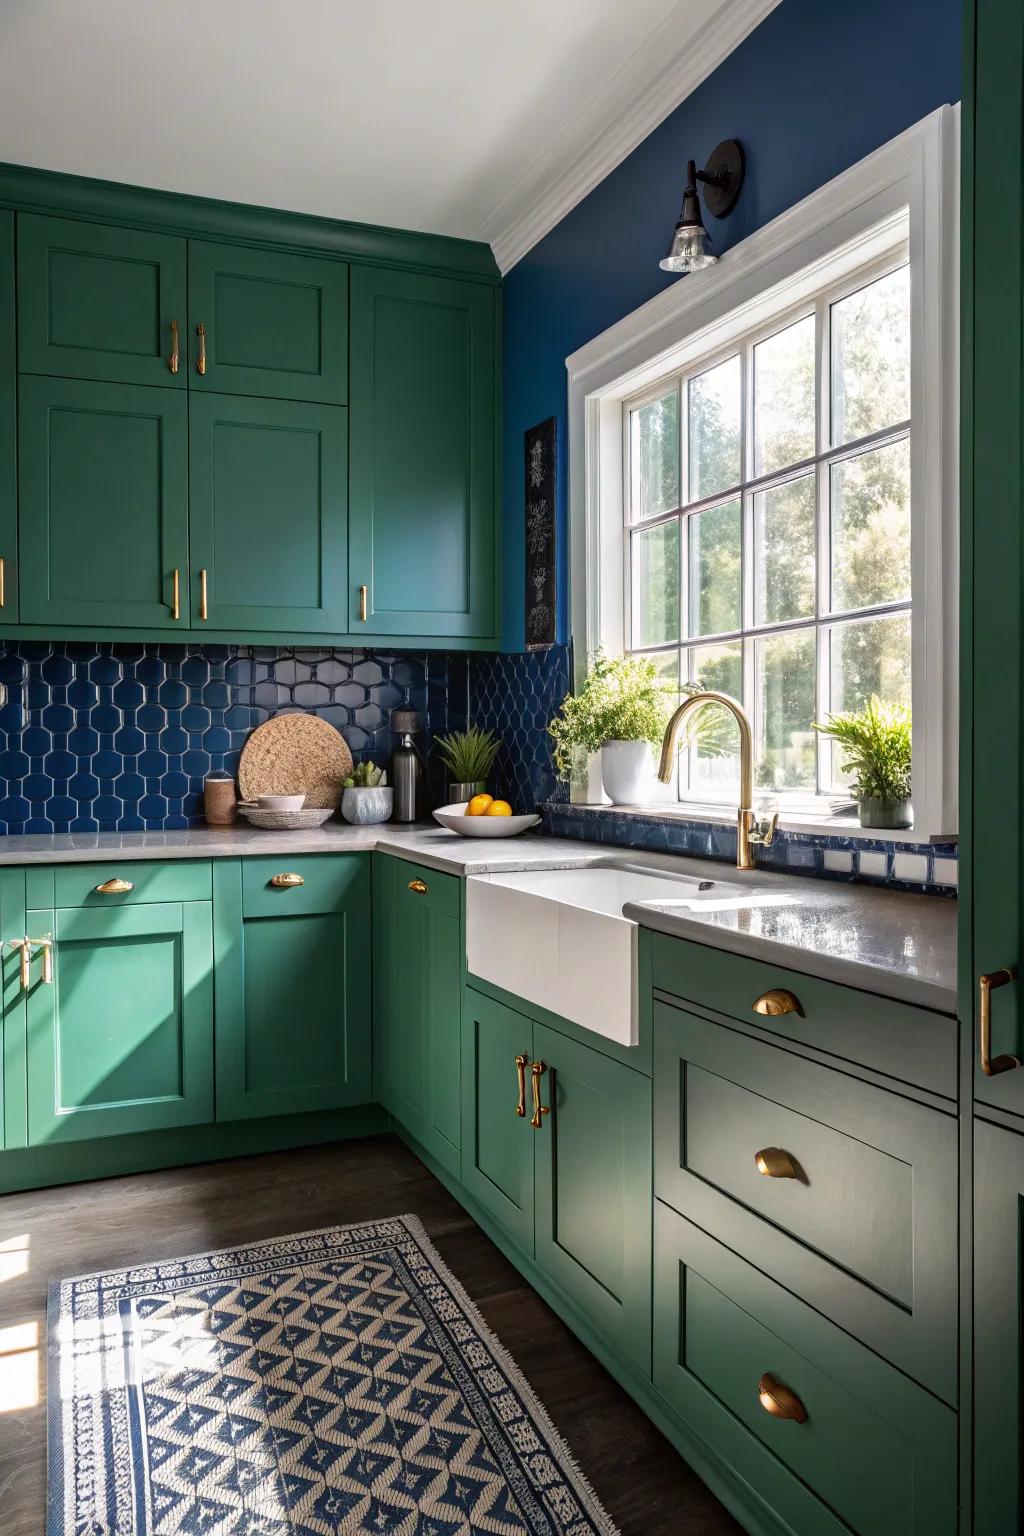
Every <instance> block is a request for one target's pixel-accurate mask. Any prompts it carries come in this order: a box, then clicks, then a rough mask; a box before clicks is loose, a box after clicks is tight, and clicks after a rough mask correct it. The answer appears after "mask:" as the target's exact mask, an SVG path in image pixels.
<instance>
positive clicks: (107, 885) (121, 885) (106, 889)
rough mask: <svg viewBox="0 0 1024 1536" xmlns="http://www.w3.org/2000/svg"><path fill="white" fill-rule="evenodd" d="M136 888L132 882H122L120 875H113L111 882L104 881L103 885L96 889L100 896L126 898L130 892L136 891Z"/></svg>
mask: <svg viewBox="0 0 1024 1536" xmlns="http://www.w3.org/2000/svg"><path fill="white" fill-rule="evenodd" d="M134 889H135V886H134V885H133V884H132V882H131V881H130V880H122V879H121V877H120V876H119V875H113V876H112V877H111V878H110V879H109V880H104V882H103V884H102V885H98V886H97V887H96V893H97V895H99V896H125V895H127V893H128V892H129V891H134Z"/></svg>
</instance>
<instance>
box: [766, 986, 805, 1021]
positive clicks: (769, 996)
mask: <svg viewBox="0 0 1024 1536" xmlns="http://www.w3.org/2000/svg"><path fill="white" fill-rule="evenodd" d="M754 1012H755V1013H759V1014H761V1015H762V1016H763V1017H764V1018H767V1019H778V1018H781V1017H782V1015H783V1014H784V1013H798V1014H799V1015H800V1017H801V1018H803V1012H804V1011H803V1009H802V1008H801V1006H800V1001H799V999H798V998H796V997H794V996H793V994H792V992H787V991H786V990H785V988H783V987H773V988H772V990H771V991H770V992H763V993H762V994H761V996H760V997H759V998H758V1000H757V1002H756V1003H755V1004H754Z"/></svg>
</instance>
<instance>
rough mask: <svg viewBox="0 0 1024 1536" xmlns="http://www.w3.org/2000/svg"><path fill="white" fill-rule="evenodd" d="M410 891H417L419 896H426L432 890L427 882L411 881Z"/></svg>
mask: <svg viewBox="0 0 1024 1536" xmlns="http://www.w3.org/2000/svg"><path fill="white" fill-rule="evenodd" d="M409 889H410V891H415V892H416V894H417V896H425V895H426V894H427V892H428V891H429V890H430V886H429V885H428V884H427V882H426V881H425V880H410V881H409Z"/></svg>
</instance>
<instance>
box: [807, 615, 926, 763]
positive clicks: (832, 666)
mask: <svg viewBox="0 0 1024 1536" xmlns="http://www.w3.org/2000/svg"><path fill="white" fill-rule="evenodd" d="M829 694H830V701H831V702H830V706H829V707H830V710H831V712H832V713H833V714H837V715H840V714H843V713H845V712H846V711H847V710H857V709H862V708H863V706H864V705H865V704H866V703H867V701H868V699H870V698H871V697H872V696H875V697H877V698H879V699H881V700H882V702H883V703H885V704H907V705H909V704H910V614H909V613H894V614H887V615H886V616H885V618H880V619H861V620H859V621H854V622H853V623H850V624H836V625H834V626H833V627H832V629H831V630H830V631H829ZM826 750H827V751H828V752H830V753H831V772H830V773H829V774H828V776H829V777H830V779H831V782H832V783H833V784H836V785H839V784H845V783H846V782H847V779H846V777H845V776H844V775H843V773H842V770H841V768H840V764H841V762H842V755H841V753H842V749H841V748H838V747H836V746H835V744H834V743H829V744H828V746H827V748H826ZM826 772H828V770H827V769H826Z"/></svg>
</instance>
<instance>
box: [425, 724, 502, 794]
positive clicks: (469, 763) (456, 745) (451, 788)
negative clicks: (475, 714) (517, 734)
mask: <svg viewBox="0 0 1024 1536" xmlns="http://www.w3.org/2000/svg"><path fill="white" fill-rule="evenodd" d="M434 745H435V748H436V749H437V754H438V756H439V757H440V758H441V761H442V762H443V763H444V765H445V767H446V768H447V770H448V778H449V784H448V793H449V795H450V796H451V801H452V804H453V805H458V804H460V803H461V802H462V801H464V800H472V798H473V796H474V795H479V794H480V793H481V791H482V790H484V789H485V788H486V787H487V775H488V774H489V773H490V771H491V769H492V768H493V767H494V759H495V758H496V757H497V755H498V748H499V747H500V746H501V742H500V740H499V738H498V737H497V736H495V735H493V734H492V733H491V732H490V731H485V730H482V729H481V728H480V726H478V725H471V726H470V727H469V730H468V731H452V732H451V733H450V734H449V735H448V736H439V737H438V739H437V741H436V742H435V743H434Z"/></svg>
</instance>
